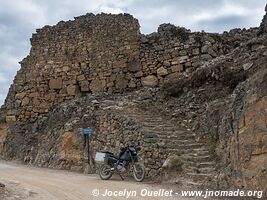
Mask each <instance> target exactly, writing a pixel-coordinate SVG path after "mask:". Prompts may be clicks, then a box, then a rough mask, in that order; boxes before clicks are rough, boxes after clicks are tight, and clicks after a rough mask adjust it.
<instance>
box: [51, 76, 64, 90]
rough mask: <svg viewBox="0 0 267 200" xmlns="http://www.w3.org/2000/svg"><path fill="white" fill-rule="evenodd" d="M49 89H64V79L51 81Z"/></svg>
mask: <svg viewBox="0 0 267 200" xmlns="http://www.w3.org/2000/svg"><path fill="white" fill-rule="evenodd" d="M49 88H50V89H61V88H62V78H57V79H50V81H49Z"/></svg>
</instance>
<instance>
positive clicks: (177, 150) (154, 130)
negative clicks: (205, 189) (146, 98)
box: [123, 106, 215, 185]
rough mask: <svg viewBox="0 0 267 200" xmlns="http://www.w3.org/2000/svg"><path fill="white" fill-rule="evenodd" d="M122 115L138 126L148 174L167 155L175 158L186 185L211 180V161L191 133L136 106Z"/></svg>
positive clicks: (159, 166) (212, 173) (213, 168)
mask: <svg viewBox="0 0 267 200" xmlns="http://www.w3.org/2000/svg"><path fill="white" fill-rule="evenodd" d="M123 114H124V115H125V116H127V117H129V118H132V119H133V120H135V121H137V122H138V123H139V124H141V125H142V132H143V136H144V141H143V142H144V145H143V146H144V149H145V155H148V156H147V157H148V158H147V157H146V158H145V161H146V166H148V168H150V169H152V171H153V169H154V171H156V170H159V168H161V166H162V164H163V163H164V161H165V160H166V159H167V158H168V156H169V155H179V156H180V159H181V161H182V162H183V166H182V168H183V172H184V173H183V175H184V176H185V177H186V178H188V180H189V181H188V184H193V185H202V184H203V183H207V182H209V181H211V180H212V179H213V177H214V175H215V162H214V161H213V160H212V158H211V155H210V152H209V151H208V149H207V148H206V147H205V145H204V144H203V143H201V142H200V141H197V140H196V137H195V135H194V133H193V132H190V131H188V130H186V129H185V128H181V127H179V125H176V124H174V123H171V122H170V121H168V120H166V119H163V118H162V116H161V115H160V114H157V113H156V114H155V113H149V111H144V110H142V109H140V108H138V107H137V106H132V108H130V109H129V108H127V110H124V111H123ZM150 176H153V175H152V174H150Z"/></svg>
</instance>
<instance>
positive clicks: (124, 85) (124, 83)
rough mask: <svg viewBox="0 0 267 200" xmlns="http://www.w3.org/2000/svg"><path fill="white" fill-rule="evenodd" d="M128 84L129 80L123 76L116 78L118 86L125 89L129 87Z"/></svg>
mask: <svg viewBox="0 0 267 200" xmlns="http://www.w3.org/2000/svg"><path fill="white" fill-rule="evenodd" d="M127 85H128V80H127V79H126V78H124V77H123V76H118V78H117V79H116V88H117V89H125V88H127Z"/></svg>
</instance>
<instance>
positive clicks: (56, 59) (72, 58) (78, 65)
mask: <svg viewBox="0 0 267 200" xmlns="http://www.w3.org/2000/svg"><path fill="white" fill-rule="evenodd" d="M36 32H37V33H35V34H33V36H32V38H31V44H32V48H31V51H30V55H29V56H27V57H26V58H25V59H24V60H23V61H22V62H21V69H20V70H19V71H18V73H17V75H16V77H15V80H14V83H13V85H12V86H11V88H10V91H9V94H8V97H7V99H6V102H5V106H4V108H5V110H6V121H7V122H14V121H26V120H29V119H30V120H34V119H36V118H37V117H38V116H42V114H44V113H47V112H49V111H50V110H51V108H53V107H54V106H55V105H57V104H59V103H61V102H63V101H66V100H69V99H72V98H74V97H75V96H83V95H87V94H90V93H95V92H110V93H114V92H124V91H131V90H134V89H136V88H140V87H143V86H149V87H155V86H158V85H162V84H163V83H164V81H167V80H169V79H173V78H177V77H178V76H179V73H182V72H187V73H190V72H192V71H194V70H195V69H196V68H197V67H199V66H201V65H202V64H203V63H204V62H205V61H208V60H211V59H213V58H215V57H217V56H220V55H222V54H226V53H227V52H229V50H230V49H233V48H234V47H235V46H236V45H238V44H235V43H233V42H232V40H233V38H235V39H234V41H235V42H237V41H239V43H240V42H242V41H245V40H246V39H247V38H248V37H251V35H253V34H255V31H254V30H253V29H251V30H235V31H232V32H229V33H224V34H221V35H220V34H208V33H204V32H202V33H191V32H190V31H189V30H186V29H184V28H179V27H175V26H173V25H170V24H163V25H161V26H160V27H159V28H158V32H156V33H152V34H150V35H142V34H140V31H139V23H138V21H137V20H136V19H134V18H133V17H132V16H131V15H129V14H120V15H111V14H99V15H93V14H87V15H85V16H81V17H77V18H75V20H74V21H68V22H59V23H58V24H57V25H55V26H52V27H51V26H45V27H43V28H42V29H38V30H37V31H36Z"/></svg>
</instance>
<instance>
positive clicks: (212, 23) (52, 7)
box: [0, 0, 266, 105]
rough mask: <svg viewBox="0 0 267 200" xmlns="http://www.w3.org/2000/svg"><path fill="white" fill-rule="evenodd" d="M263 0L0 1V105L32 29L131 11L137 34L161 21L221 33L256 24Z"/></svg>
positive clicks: (152, 28)
mask: <svg viewBox="0 0 267 200" xmlns="http://www.w3.org/2000/svg"><path fill="white" fill-rule="evenodd" d="M265 4H266V0H45V1H41V0H0V105H2V104H3V103H4V99H5V97H6V95H7V92H8V89H9V87H10V84H11V83H12V82H13V79H14V77H15V75H16V72H17V70H19V68H20V65H19V64H18V62H19V61H21V60H22V59H23V58H24V57H26V56H27V55H28V54H29V50H30V40H29V39H30V38H31V35H32V33H34V32H35V30H36V29H37V28H41V27H43V26H45V25H54V24H56V23H57V22H59V21H61V20H64V21H67V20H70V19H71V20H72V19H73V17H76V16H80V15H84V14H86V13H90V12H92V13H95V14H97V13H101V12H105V13H113V14H118V13H130V14H132V15H133V16H134V17H135V18H137V19H138V20H139V23H140V25H141V32H142V33H144V34H148V33H152V32H154V31H156V30H157V27H158V26H159V25H160V24H162V23H172V24H174V25H176V26H183V27H186V28H189V29H191V30H192V31H201V30H205V31H206V32H223V31H225V30H230V29H232V28H250V27H255V26H259V24H260V22H261V19H262V17H263V15H264V8H265Z"/></svg>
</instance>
